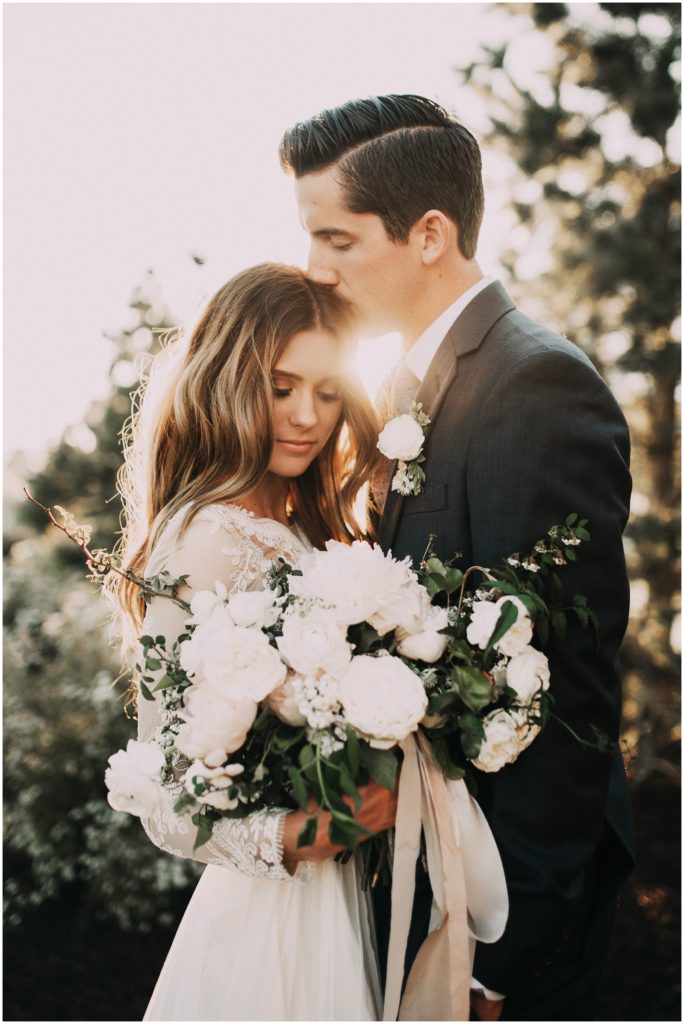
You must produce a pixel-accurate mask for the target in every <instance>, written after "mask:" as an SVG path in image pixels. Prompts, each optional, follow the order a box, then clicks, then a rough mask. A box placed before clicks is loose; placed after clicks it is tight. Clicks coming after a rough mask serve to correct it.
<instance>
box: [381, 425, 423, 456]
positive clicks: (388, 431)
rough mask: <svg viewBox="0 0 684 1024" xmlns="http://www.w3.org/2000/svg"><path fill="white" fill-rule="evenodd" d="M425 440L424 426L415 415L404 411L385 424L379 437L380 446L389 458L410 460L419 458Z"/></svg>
mask: <svg viewBox="0 0 684 1024" xmlns="http://www.w3.org/2000/svg"><path fill="white" fill-rule="evenodd" d="M424 441H425V435H424V434H423V428H422V427H421V426H420V424H419V423H417V422H416V420H414V418H413V416H409V414H408V413H403V414H402V415H401V416H395V417H394V419H391V420H390V421H389V423H387V424H386V425H385V427H384V429H383V430H382V431H381V433H380V437H379V438H378V448H379V449H380V451H381V452H382V454H383V455H385V456H386V457H387V458H388V459H392V460H394V459H401V460H402V461H403V462H410V461H411V459H417V458H418V456H419V455H420V453H421V450H422V448H423V442H424Z"/></svg>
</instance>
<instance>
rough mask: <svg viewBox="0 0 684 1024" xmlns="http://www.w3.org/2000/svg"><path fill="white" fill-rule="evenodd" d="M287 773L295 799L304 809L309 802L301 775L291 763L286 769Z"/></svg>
mask: <svg viewBox="0 0 684 1024" xmlns="http://www.w3.org/2000/svg"><path fill="white" fill-rule="evenodd" d="M287 774H288V775H289V777H290V782H291V783H292V792H293V793H294V795H295V800H296V801H297V803H298V804H299V806H300V807H302V808H304V809H305V810H306V807H307V805H308V802H309V794H308V793H307V791H306V786H305V785H304V783H303V782H302V777H301V775H300V773H299V772H298V771H297V769H296V768H295V767H294V766H293V765H290V767H289V768H288V769H287Z"/></svg>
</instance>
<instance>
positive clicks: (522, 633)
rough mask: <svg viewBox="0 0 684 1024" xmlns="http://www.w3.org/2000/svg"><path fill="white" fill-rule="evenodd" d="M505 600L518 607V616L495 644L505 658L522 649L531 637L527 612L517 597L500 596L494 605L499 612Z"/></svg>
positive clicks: (518, 652)
mask: <svg viewBox="0 0 684 1024" xmlns="http://www.w3.org/2000/svg"><path fill="white" fill-rule="evenodd" d="M507 601H509V602H510V603H511V604H513V605H515V607H516V608H517V609H518V618H517V619H516V620H515V622H514V623H513V625H512V626H511V627H510V628H509V629H507V630H506V632H505V633H504V635H503V636H502V637H501V639H500V640H499V642H498V643H497V644H496V649H497V651H500V652H501V653H502V654H505V655H506V657H507V658H513V657H515V655H516V654H520V653H521V651H524V650H525V648H526V647H527V645H528V644H529V642H530V640H531V639H532V628H533V627H532V620H531V619H530V615H529V612H528V611H527V608H526V607H525V605H524V604H523V603H522V601H521V600H520V598H519V597H500V598H499V600H498V601H497V602H496V605H495V607H496V608H497V610H498V612H499V614H501V610H502V608H503V606H504V604H506V602H507Z"/></svg>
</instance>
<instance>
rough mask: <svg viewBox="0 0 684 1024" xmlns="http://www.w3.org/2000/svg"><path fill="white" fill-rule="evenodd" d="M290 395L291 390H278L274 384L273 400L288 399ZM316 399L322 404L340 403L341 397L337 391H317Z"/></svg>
mask: <svg viewBox="0 0 684 1024" xmlns="http://www.w3.org/2000/svg"><path fill="white" fill-rule="evenodd" d="M291 394H292V388H279V387H277V386H276V385H275V384H274V385H273V397H274V398H289V396H290V395H291ZM318 397H319V398H320V399H321V401H323V402H341V401H342V395H341V394H340V393H339V392H337V391H319V392H318Z"/></svg>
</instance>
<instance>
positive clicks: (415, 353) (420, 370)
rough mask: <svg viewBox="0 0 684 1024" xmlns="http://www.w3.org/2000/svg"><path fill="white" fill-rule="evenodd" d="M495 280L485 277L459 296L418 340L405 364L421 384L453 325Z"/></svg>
mask: <svg viewBox="0 0 684 1024" xmlns="http://www.w3.org/2000/svg"><path fill="white" fill-rule="evenodd" d="M493 280H494V278H493V277H492V276H491V275H488V276H487V277H483V278H482V280H481V281H478V282H477V284H474V285H473V286H472V288H468V290H467V291H465V292H463V294H462V295H459V297H458V298H457V299H456V301H455V302H452V304H451V305H450V306H449V307H448V308H447V309H445V310H444V312H443V313H440V315H439V316H438V317H437V319H436V320H433V322H432V323H431V324H430V326H429V327H428V328H427V330H425V331H423V333H422V334H421V336H420V337H419V338H418V340H417V341H416V342H415V343H414V344H413V345H412V346H411V348H410V349H409V350H408V352H407V353H406V354H405V356H404V357H403V358H404V362H405V363H406V365H407V366H408V368H409V369H410V370H412V371H413V373H415V375H416V377H417V378H418V380H419V381H421V383H422V382H423V381H424V380H425V377H426V375H427V372H428V368H429V366H430V363H431V362H432V359H433V357H434V355H435V353H436V351H437V349H438V348H439V346H440V345H441V343H442V341H443V340H444V338H445V336H446V334H447V331H448V330H449V328H450V327H451V325H452V324H453V323H454V321H455V320H456V319H457V318H458V317H459V316H460V315H461V313H462V312H463V310H464V309H465V308H466V306H467V305H468V304H469V303H470V302H472V301H473V299H474V298H475V296H476V295H479V293H480V292H481V291H482V290H483V289H484V288H486V287H487V286H488V285H490V284H491V283H492V282H493Z"/></svg>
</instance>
